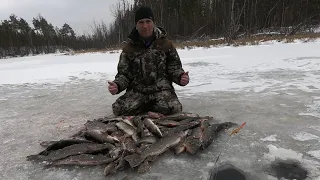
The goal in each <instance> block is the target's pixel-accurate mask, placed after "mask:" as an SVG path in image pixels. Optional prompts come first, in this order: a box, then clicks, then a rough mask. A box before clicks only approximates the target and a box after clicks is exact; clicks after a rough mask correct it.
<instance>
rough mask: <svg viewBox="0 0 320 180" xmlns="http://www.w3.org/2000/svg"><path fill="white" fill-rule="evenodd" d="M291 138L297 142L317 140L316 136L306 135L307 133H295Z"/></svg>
mask: <svg viewBox="0 0 320 180" xmlns="http://www.w3.org/2000/svg"><path fill="white" fill-rule="evenodd" d="M292 138H293V139H295V140H297V141H309V140H314V139H319V137H318V136H316V135H313V134H310V133H307V132H299V133H295V134H294V136H292Z"/></svg>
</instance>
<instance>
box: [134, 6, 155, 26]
mask: <svg viewBox="0 0 320 180" xmlns="http://www.w3.org/2000/svg"><path fill="white" fill-rule="evenodd" d="M144 18H148V19H151V20H152V21H154V17H153V12H152V9H151V8H150V7H148V6H141V7H140V8H139V9H138V10H137V11H136V15H135V22H136V24H137V22H138V21H139V20H140V19H144Z"/></svg>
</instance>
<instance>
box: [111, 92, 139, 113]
mask: <svg viewBox="0 0 320 180" xmlns="http://www.w3.org/2000/svg"><path fill="white" fill-rule="evenodd" d="M144 103H145V97H144V96H141V95H139V94H133V93H130V94H129V93H128V94H125V95H123V96H121V97H119V98H118V99H117V100H116V101H115V102H114V103H113V104H112V111H113V114H114V115H115V116H125V115H136V114H139V113H140V111H141V107H143V105H144Z"/></svg>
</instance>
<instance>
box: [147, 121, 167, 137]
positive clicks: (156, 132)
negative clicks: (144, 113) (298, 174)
mask: <svg viewBox="0 0 320 180" xmlns="http://www.w3.org/2000/svg"><path fill="white" fill-rule="evenodd" d="M143 123H144V126H145V127H146V128H147V129H148V130H149V131H150V132H151V133H152V134H154V135H155V136H158V137H162V136H163V135H162V132H161V131H160V129H159V127H158V126H157V125H156V124H155V123H154V122H152V120H151V119H149V118H146V119H144V120H143Z"/></svg>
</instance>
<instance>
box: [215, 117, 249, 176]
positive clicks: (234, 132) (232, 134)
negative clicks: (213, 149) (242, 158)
mask: <svg viewBox="0 0 320 180" xmlns="http://www.w3.org/2000/svg"><path fill="white" fill-rule="evenodd" d="M245 124H246V122H244V123H242V124H241V126H240V127H238V128H236V129H234V130H233V131H232V132H231V133H230V137H229V139H228V141H227V143H226V144H227V147H229V146H230V145H229V143H230V141H231V139H232V137H233V136H234V135H235V134H237V133H238V132H239V131H240V130H241V129H242V128H243V127H244V125H245ZM221 153H222V150H221V151H220V152H219V154H218V156H217V159H216V161H215V162H214V164H213V170H212V172H214V173H215V174H214V176H213V180H215V179H216V177H217V176H218V173H217V172H218V171H217V170H216V169H215V166H216V164H217V162H218V161H219V159H220V156H221ZM215 170H216V171H215Z"/></svg>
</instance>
